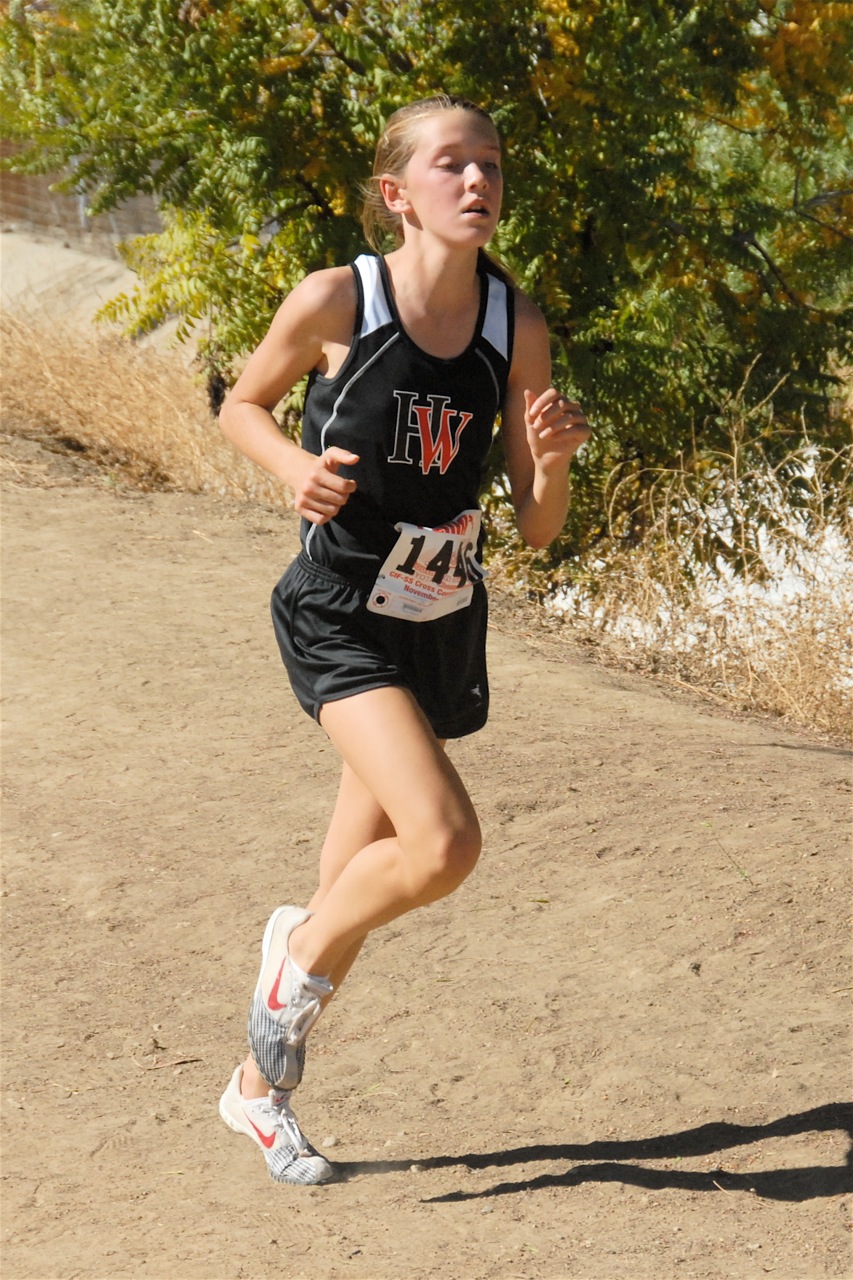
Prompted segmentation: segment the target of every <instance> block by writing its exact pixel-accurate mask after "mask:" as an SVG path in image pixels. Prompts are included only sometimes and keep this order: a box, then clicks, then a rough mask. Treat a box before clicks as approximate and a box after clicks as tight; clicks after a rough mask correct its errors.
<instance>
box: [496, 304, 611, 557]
mask: <svg viewBox="0 0 853 1280" xmlns="http://www.w3.org/2000/svg"><path fill="white" fill-rule="evenodd" d="M515 305H516V320H515V341H514V344H513V357H512V367H511V369H510V374H509V382H508V385H507V393H506V399H505V403H504V407H503V412H502V414H501V421H502V434H503V442H504V453H505V456H506V465H507V473H508V475H509V482H510V490H511V493H512V504H513V506H514V508H515V518H516V524H517V525H518V531H519V533H520V534H521V536H522V537H523V538H524V540H525V541H526V542H527V543H529V545H530V546H532V547H547V546H548V544H549V543H550V542H553V541H554V539H555V538H556V537H557V535H558V534H559V533H560V530H561V529H562V528H563V525H564V524H565V521H566V512H567V511H568V509H569V464H570V462H571V460H572V458H573V457H574V455H575V454H576V453H577V451H578V449H579V448H580V447H581V445H582V444H584V442H585V441H586V440H588V439H589V435H590V427H589V423H588V422H587V420H586V417H585V416H584V413H583V411H582V409H581V407H580V405H579V404H577V403H575V401H573V400H566V399H564V397H563V396H561V395H560V393H559V391H556V390H555V389H554V388H553V387H552V386H551V351H550V345H549V339H548V330H547V327H546V325H545V320H544V317H543V316H542V313H541V311H540V310H539V308H538V307H536V306H534V304H533V303H532V302H531V301H530V300H529V298H526V297H524V295H523V294H520V293H516V304H515Z"/></svg>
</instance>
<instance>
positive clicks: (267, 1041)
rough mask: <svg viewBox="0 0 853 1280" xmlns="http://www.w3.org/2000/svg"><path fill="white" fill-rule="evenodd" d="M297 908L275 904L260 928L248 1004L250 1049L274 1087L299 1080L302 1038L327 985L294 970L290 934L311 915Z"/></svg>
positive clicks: (328, 991) (286, 1086) (329, 989)
mask: <svg viewBox="0 0 853 1280" xmlns="http://www.w3.org/2000/svg"><path fill="white" fill-rule="evenodd" d="M310 914H311V913H310V911H305V910H304V909H303V908H302V907H279V908H278V910H277V911H274V912H273V913H272V915H271V916H270V918H269V921H268V922H267V927H266V929H265V930H264V940H263V945H262V958H261V972H260V975H259V976H258V983H257V986H256V987H255V994H254V996H253V997H252V1003H251V1005H250V1007H249V1025H248V1036H249V1049H250V1051H251V1054H252V1057H253V1058H254V1060H255V1063H256V1065H257V1068H258V1070H259V1071H260V1073H261V1075H262V1076H263V1078H264V1079H265V1080H266V1081H267V1083H268V1084H271V1085H272V1086H273V1088H276V1089H295V1088H296V1086H297V1085H298V1084H299V1081H300V1080H301V1079H302V1066H303V1061H304V1049H303V1048H302V1046H303V1044H304V1041H305V1037H306V1036H307V1034H308V1032H309V1031H310V1030H311V1028H312V1027H313V1025H314V1023H315V1022H316V1021H317V1019H318V1018H319V1016H320V1013H321V1012H322V1004H321V1001H322V999H323V997H324V996H328V995H331V993H332V984H331V983H330V982H329V981H328V980H327V979H326V978H317V977H314V975H313V974H302V973H301V972H300V973H299V974H297V973H296V972H295V970H294V968H293V965H292V963H291V961H290V957H289V956H288V953H287V944H288V941H289V940H290V935H291V933H292V932H293V930H294V929H295V928H297V926H298V925H300V924H303V923H304V921H306V920H307V919H308V917H309V916H310Z"/></svg>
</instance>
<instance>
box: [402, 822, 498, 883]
mask: <svg viewBox="0 0 853 1280" xmlns="http://www.w3.org/2000/svg"><path fill="white" fill-rule="evenodd" d="M482 843H483V842H482V836H481V834H480V824H479V822H478V821H477V819H476V817H474V816H473V815H471V817H469V818H466V819H465V820H464V821H461V822H446V821H444V822H441V823H439V824H437V825H436V826H435V827H434V828H433V830H432V831H431V833H430V836H429V838H428V839H427V840H425V841H424V842H423V843H422V844H421V848H420V849H419V851H418V855H417V856H416V859H415V861H416V864H417V872H416V875H417V877H418V878H419V879H420V880H421V882H422V885H423V888H424V889H426V891H427V892H428V893H429V895H430V897H432V898H442V897H444V896H445V895H446V894H448V893H452V892H453V890H454V889H455V888H457V887H458V886H459V885H460V884H461V883H462V881H463V880H465V879H466V877H467V876H469V875H470V874H471V872H472V871H473V870H474V867H475V866H476V865H477V860H478V858H479V856H480V850H481V848H482Z"/></svg>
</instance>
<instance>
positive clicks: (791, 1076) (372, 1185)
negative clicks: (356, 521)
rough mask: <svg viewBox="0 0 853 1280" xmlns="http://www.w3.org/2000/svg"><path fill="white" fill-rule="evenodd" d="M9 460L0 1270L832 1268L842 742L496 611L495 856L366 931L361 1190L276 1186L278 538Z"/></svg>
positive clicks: (424, 1277) (75, 469) (44, 452)
mask: <svg viewBox="0 0 853 1280" xmlns="http://www.w3.org/2000/svg"><path fill="white" fill-rule="evenodd" d="M6 452H7V456H8V464H7V469H6V486H5V496H4V499H3V524H4V543H3V546H4V556H5V564H4V581H3V586H4V596H5V609H4V620H5V639H4V650H3V657H4V676H5V679H4V692H5V732H4V773H5V783H6V800H5V807H4V824H5V838H4V845H3V869H4V872H5V888H4V898H3V985H4V1000H3V1050H4V1056H3V1088H2V1101H3V1107H2V1112H3V1118H4V1139H3V1161H2V1233H3V1255H2V1273H3V1277H4V1280H71V1277H78V1278H80V1280H83V1278H86V1280H114V1278H115V1280H118V1278H120V1277H132V1278H133V1280H139V1278H140V1277H148V1280H191V1278H198V1280H236V1278H237V1277H248V1278H250V1280H265V1278H266V1277H270V1278H272V1277H286V1280H309V1278H310V1280H338V1278H343V1277H347V1278H349V1277H352V1278H353V1280H432V1278H433V1277H436V1278H437V1277H440V1278H441V1280H514V1278H521V1277H524V1278H525V1280H645V1278H646V1277H648V1278H649V1280H652V1278H654V1280H670V1278H673V1280H674V1278H677V1280H694V1278H695V1280H712V1278H713V1280H741V1278H743V1280H762V1278H763V1277H764V1276H769V1277H771V1278H772V1280H817V1278H818V1277H838V1276H849V1275H850V1274H851V1270H852V1268H851V1235H850V1218H849V1210H850V1192H851V1179H850V1172H849V1162H848V1158H849V1152H850V1126H851V1109H850V1105H849V1099H850V1095H851V1078H850V1047H851V1045H850V1034H849V1020H848V1011H849V1002H850V993H851V988H852V987H853V978H851V972H850V938H849V933H848V928H847V915H848V907H849V890H848V876H849V862H850V790H851V769H850V753H849V752H846V751H845V750H844V749H842V748H841V747H839V746H837V745H834V744H832V743H829V742H825V741H821V740H819V739H816V738H811V737H809V736H808V735H805V734H802V733H795V732H793V731H791V730H789V729H787V728H785V727H784V726H782V725H780V724H778V723H775V722H773V721H769V720H756V719H744V718H737V717H735V716H733V715H730V714H727V713H726V712H725V711H724V710H723V709H722V708H717V707H715V706H713V705H712V704H710V703H707V702H700V701H699V700H697V699H694V698H692V697H691V696H689V695H687V694H684V693H679V692H677V691H676V692H673V691H671V690H668V689H666V688H663V687H662V686H658V685H655V684H653V683H650V682H648V681H644V680H643V679H641V678H639V677H635V676H633V675H631V674H621V673H618V672H614V671H612V670H604V669H602V668H601V667H600V666H596V665H595V663H594V662H593V661H592V660H591V659H590V658H589V657H588V656H586V655H585V653H584V652H583V651H581V650H580V649H578V648H577V647H573V646H572V644H571V642H570V641H569V640H566V639H562V638H559V637H556V638H555V637H553V636H549V635H547V634H543V633H541V632H539V631H537V629H536V626H535V625H533V624H531V623H530V622H529V620H527V619H526V618H525V617H524V615H523V614H519V613H517V612H516V611H513V610H512V609H510V608H509V607H508V606H506V605H505V604H502V603H501V601H500V600H497V601H496V609H495V614H496V617H495V621H494V626H493V631H492V638H491V648H490V663H491V673H492V684H493V712H492V719H491V721H490V724H489V726H488V727H487V729H486V730H484V731H483V732H482V733H481V734H479V735H477V736H475V737H474V738H471V739H469V740H467V741H465V742H462V743H460V744H458V745H455V746H454V747H453V748H452V753H453V756H454V759H455V760H456V761H457V763H458V766H459V768H460V770H461V772H462V774H463V776H464V777H465V778H466V780H467V782H468V783H469V785H470V789H471V791H472V794H473V796H474V798H475V800H476V803H477V805H478V808H479V811H480V814H481V816H482V821H483V827H484V831H485V845H486V849H485V853H484V856H483V858H482V861H481V863H480V865H479V867H478V869H477V871H476V872H475V874H474V875H473V877H472V878H471V879H470V880H469V881H468V882H467V883H466V885H464V886H463V888H462V889H461V890H460V891H459V892H458V893H457V894H456V895H455V896H454V897H452V898H451V899H450V900H448V901H446V902H443V903H439V904H437V905H436V906H434V907H432V908H430V909H428V910H426V911H423V912H420V913H416V914H415V915H413V916H412V917H410V918H407V919H405V920H403V921H401V922H400V923H398V924H396V925H393V926H390V927H388V928H386V929H385V930H384V931H382V932H380V933H378V934H377V935H375V936H374V938H373V939H372V940H371V942H370V943H369V945H368V947H367V948H366V950H365V952H364V954H363V957H362V960H361V962H360V964H359V966H358V967H357V969H356V970H355V971H354V973H353V975H352V977H351V979H350V983H349V985H348V986H347V987H346V988H345V989H344V991H343V993H342V995H341V997H340V999H339V1001H338V1002H337V1003H336V1004H335V1005H333V1006H332V1008H331V1009H330V1010H329V1011H328V1012H327V1014H326V1015H325V1017H324V1019H323V1020H321V1022H320V1024H319V1026H318V1027H317V1029H316V1030H315V1032H314V1033H313V1034H312V1039H311V1045H310V1050H309V1056H308V1067H307V1071H306V1077H305V1081H304V1082H303V1085H302V1087H301V1089H300V1090H299V1094H298V1097H297V1102H298V1105H297V1107H296V1110H297V1114H298V1115H299V1117H300V1120H301V1122H302V1124H303V1127H304V1128H305V1129H306V1131H307V1132H308V1134H309V1135H311V1136H312V1137H313V1138H314V1140H315V1141H316V1142H317V1143H318V1144H323V1149H324V1151H325V1152H326V1154H327V1155H329V1157H330V1158H332V1159H333V1160H335V1161H336V1163H337V1166H338V1169H339V1175H340V1176H339V1180H338V1181H337V1182H335V1183H334V1184H332V1185H329V1186H327V1187H324V1188H313V1189H307V1190H306V1189H301V1190H300V1189H292V1188H287V1187H282V1186H277V1185H275V1184H274V1183H273V1182H271V1181H270V1180H269V1179H268V1178H267V1176H266V1170H265V1166H264V1163H263V1159H262V1157H261V1155H260V1153H259V1151H258V1150H257V1149H256V1148H255V1147H254V1146H253V1145H252V1144H251V1143H250V1142H249V1141H248V1140H247V1139H245V1138H242V1137H239V1136H235V1135H233V1134H232V1133H230V1132H229V1131H228V1130H227V1129H226V1128H225V1126H224V1125H223V1124H222V1122H221V1121H220V1119H219V1116H218V1114H217V1102H218V1097H219V1094H220V1092H221V1090H222V1088H223V1087H224V1085H225V1083H226V1081H227V1079H228V1077H229V1075H230V1073H231V1071H232V1069H233V1066H234V1064H235V1062H236V1061H237V1060H238V1056H239V1055H241V1054H242V1052H243V1047H244V1043H245V1015H246V1009H247V1004H248V998H249V994H250V991H251V989H252V987H253V985H254V982H255V977H256V967H257V964H258V961H259V943H260V938H261V934H262V931H263V927H264V924H265V921H266V918H267V916H268V914H269V912H270V910H271V909H272V908H273V907H275V906H276V905H278V903H279V902H281V901H285V900H296V901H301V900H304V899H306V898H307V897H308V895H309V894H310V892H311V890H312V887H313V876H314V866H315V861H316V857H317V851H318V845H319V840H320V836H321V832H322V830H323V824H324V821H325V819H326V817H327V815H328V812H329V808H330V803H331V799H332V795H333V791H334V784H335V776H336V763H335V759H334V753H333V751H332V749H331V747H330V746H329V745H327V743H326V741H325V739H324V737H323V735H322V732H321V731H320V730H319V729H317V727H316V726H314V725H313V724H312V723H311V722H310V721H309V720H308V719H307V717H305V716H304V715H303V713H302V712H301V711H300V710H299V708H298V706H297V705H296V703H295V701H294V700H293V699H292V696H291V694H290V691H289V688H288V687H287V684H286V681H285V678H284V673H283V670H282V669H281V668H280V665H279V659H278V655H277V652H276V650H275V644H274V641H273V637H272V633H271V629H270V626H269V623H268V618H267V598H268V593H269V589H270V587H271V585H272V583H273V582H274V580H275V578H276V577H277V576H278V574H279V572H280V571H281V570H282V568H283V567H284V565H285V564H286V563H287V562H288V560H289V559H290V557H291V555H292V553H293V551H294V547H295V541H296V528H295V522H294V520H293V519H292V517H289V516H286V515H285V516H282V515H281V514H275V513H273V512H271V511H268V510H264V509H258V508H257V507H255V508H252V507H246V506H240V507H238V506H233V505H223V504H222V503H221V502H217V501H215V500H213V499H209V498H204V497H198V496H190V495H186V494H177V493H140V492H135V491H133V490H130V489H128V488H126V487H124V486H123V484H122V482H121V480H120V478H117V477H115V476H111V475H110V474H109V473H106V472H104V471H103V470H100V471H98V470H95V469H94V468H92V467H90V466H89V465H88V463H87V462H86V459H85V458H83V457H80V458H78V459H75V458H73V457H67V456H61V455H59V454H56V453H53V452H50V451H49V450H48V449H46V448H45V444H44V442H43V443H41V444H40V443H38V442H36V441H33V440H26V439H22V438H20V437H19V436H16V437H14V438H11V439H9V440H7V442H6ZM330 1140H331V1141H330Z"/></svg>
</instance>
